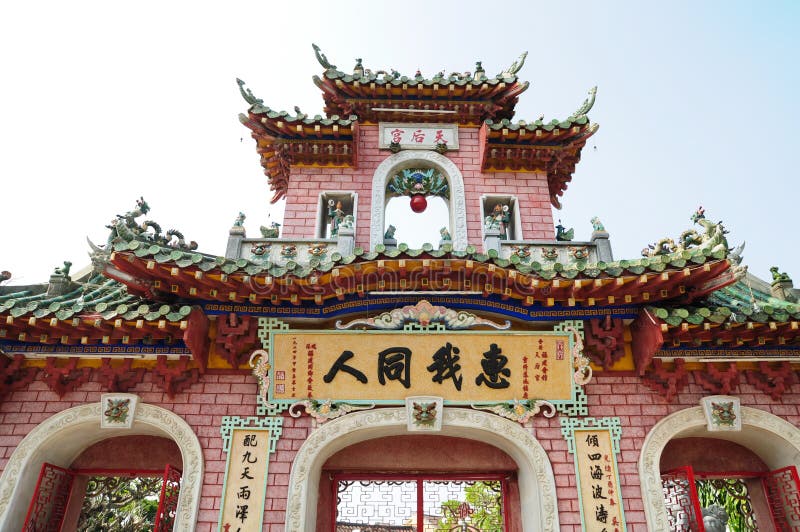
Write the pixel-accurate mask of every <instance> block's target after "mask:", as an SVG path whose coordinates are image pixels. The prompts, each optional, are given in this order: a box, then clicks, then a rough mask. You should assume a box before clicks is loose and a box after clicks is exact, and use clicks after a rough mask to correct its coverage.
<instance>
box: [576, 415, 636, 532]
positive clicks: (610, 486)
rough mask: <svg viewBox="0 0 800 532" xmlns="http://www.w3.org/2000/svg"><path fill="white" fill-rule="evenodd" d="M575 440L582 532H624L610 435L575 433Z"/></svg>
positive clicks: (607, 432)
mask: <svg viewBox="0 0 800 532" xmlns="http://www.w3.org/2000/svg"><path fill="white" fill-rule="evenodd" d="M574 437H575V461H576V464H577V465H576V467H577V469H578V489H579V490H580V494H581V505H582V508H581V511H582V513H583V529H584V530H586V531H588V532H621V531H624V530H625V523H624V520H623V512H622V498H621V497H620V491H619V477H618V476H617V460H616V456H615V454H614V449H613V445H612V441H611V431H610V430H609V429H602V428H597V429H589V430H575V432H574Z"/></svg>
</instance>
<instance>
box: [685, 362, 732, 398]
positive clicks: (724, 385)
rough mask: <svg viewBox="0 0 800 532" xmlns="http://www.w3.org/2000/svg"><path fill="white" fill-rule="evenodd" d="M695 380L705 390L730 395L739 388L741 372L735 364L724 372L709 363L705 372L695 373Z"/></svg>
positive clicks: (730, 365) (729, 365)
mask: <svg viewBox="0 0 800 532" xmlns="http://www.w3.org/2000/svg"><path fill="white" fill-rule="evenodd" d="M694 378H695V380H696V381H697V383H698V384H699V385H700V386H702V387H703V389H705V390H706V391H709V392H711V393H720V394H729V393H731V391H732V390H733V389H734V388H736V387H737V386H739V370H738V369H736V364H735V363H733V362H731V363H730V364H728V366H727V368H725V369H723V370H721V369H719V368H718V367H717V366H716V365H714V364H713V363H708V364H706V368H705V371H695V372H694Z"/></svg>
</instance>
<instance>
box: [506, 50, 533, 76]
mask: <svg viewBox="0 0 800 532" xmlns="http://www.w3.org/2000/svg"><path fill="white" fill-rule="evenodd" d="M526 57H528V52H522V55H520V56H519V58H518V59H517V60H516V61H514V62H513V63H511V66H510V67H508V68H507V69H505V70H503V71H502V72H501V73H500V76H501V77H504V78H509V77H512V76H516V75H517V72H519V71H520V70H521V69H522V65H524V64H525V58H526Z"/></svg>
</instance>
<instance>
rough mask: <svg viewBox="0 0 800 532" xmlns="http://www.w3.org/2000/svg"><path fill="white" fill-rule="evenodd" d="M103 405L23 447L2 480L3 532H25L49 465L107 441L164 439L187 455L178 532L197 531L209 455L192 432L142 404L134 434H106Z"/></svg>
mask: <svg viewBox="0 0 800 532" xmlns="http://www.w3.org/2000/svg"><path fill="white" fill-rule="evenodd" d="M100 410H101V408H100V403H99V402H98V403H92V404H87V405H81V406H76V407H73V408H68V409H66V410H64V411H62V412H59V413H58V414H55V415H53V416H52V417H50V418H48V419H46V420H45V421H43V422H42V423H40V424H39V425H38V426H37V427H36V428H34V429H33V430H32V431H31V432H30V433H29V434H28V435H27V436H25V438H24V439H23V440H22V441H21V442H20V444H19V445H18V446H17V448H16V449H15V450H14V453H13V454H12V455H11V458H10V459H9V461H8V464H7V465H6V468H5V470H4V471H3V475H2V476H0V530H21V529H22V525H23V522H24V520H25V514H26V513H27V510H28V504H29V502H30V499H31V497H32V496H33V492H34V489H35V487H36V481H37V479H38V477H39V471H40V469H41V466H42V463H43V462H49V463H51V464H54V465H57V466H60V467H69V466H70V464H72V462H73V461H74V460H75V459H76V458H77V457H78V456H80V454H81V453H82V452H83V451H84V450H85V449H87V448H88V447H90V446H92V445H94V444H95V443H97V442H99V441H101V440H104V439H106V438H113V437H116V436H130V435H137V434H138V435H148V436H161V437H165V438H169V439H171V440H173V441H174V442H175V443H176V444H177V445H178V448H179V449H180V451H181V458H182V460H183V475H182V477H181V492H180V496H179V501H178V510H177V515H176V516H175V527H174V529H173V530H180V531H184V530H186V531H191V530H194V528H195V522H196V520H197V510H198V507H199V502H200V490H201V488H202V484H203V451H202V448H201V447H200V442H199V440H198V439H197V436H196V435H195V433H194V432H193V431H192V429H191V427H190V426H189V425H188V424H187V423H186V422H185V421H184V420H183V419H182V418H181V417H179V416H177V415H176V414H173V413H172V412H170V411H169V410H165V409H163V408H160V407H157V406H153V405H148V404H144V403H140V404H139V405H138V406H137V407H136V418H135V421H134V423H133V427H132V428H130V429H103V430H101V429H100Z"/></svg>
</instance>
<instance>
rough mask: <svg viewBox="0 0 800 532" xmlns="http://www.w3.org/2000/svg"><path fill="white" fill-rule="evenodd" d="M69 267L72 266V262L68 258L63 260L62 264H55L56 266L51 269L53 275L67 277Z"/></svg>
mask: <svg viewBox="0 0 800 532" xmlns="http://www.w3.org/2000/svg"><path fill="white" fill-rule="evenodd" d="M70 268H72V263H71V262H70V261H68V260H65V261H64V266H56V268H55V269H54V270H53V275H57V276H59V277H66V278H69V270H70Z"/></svg>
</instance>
